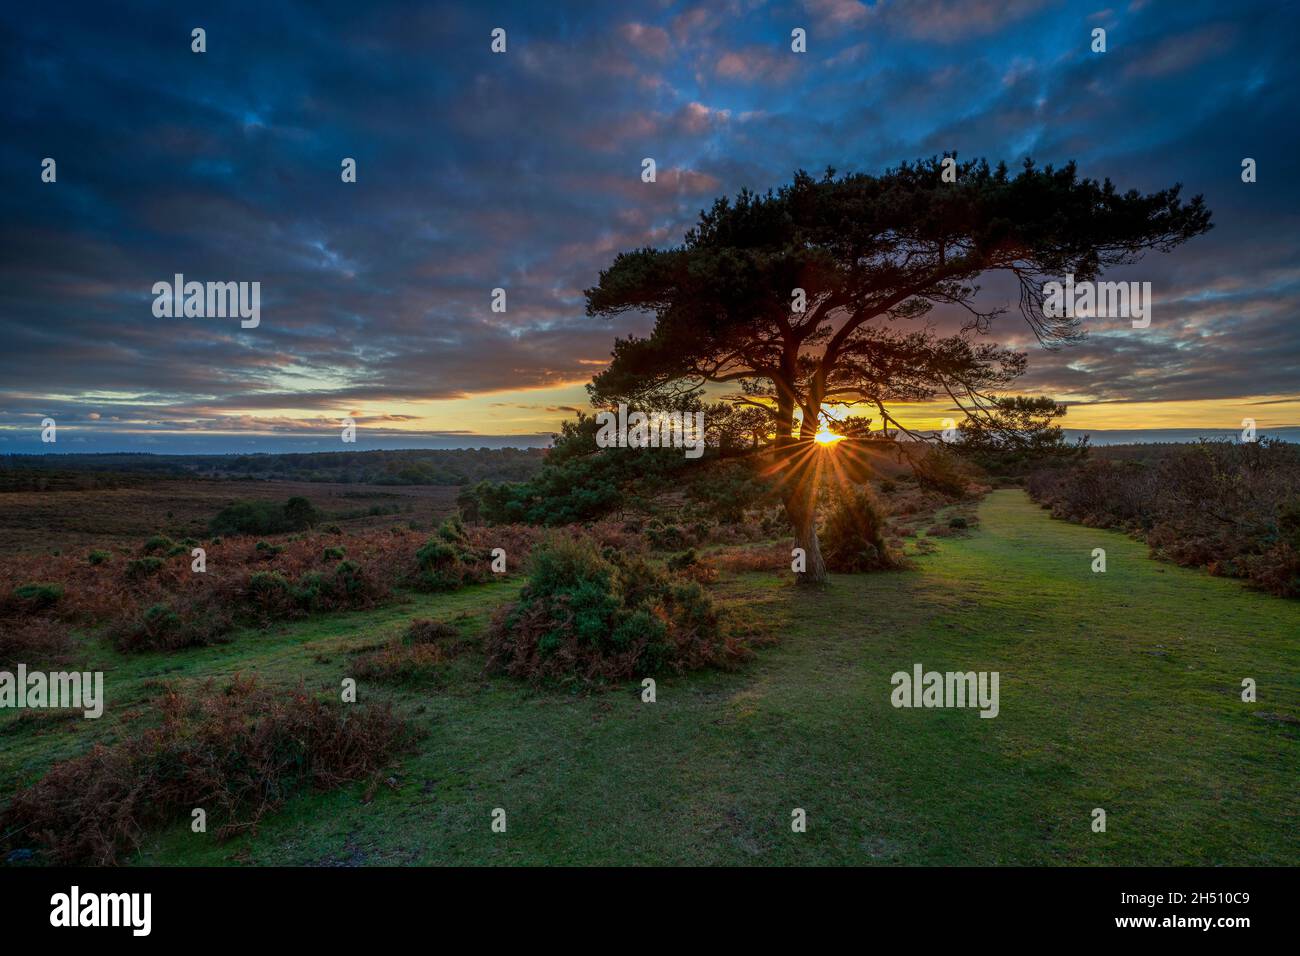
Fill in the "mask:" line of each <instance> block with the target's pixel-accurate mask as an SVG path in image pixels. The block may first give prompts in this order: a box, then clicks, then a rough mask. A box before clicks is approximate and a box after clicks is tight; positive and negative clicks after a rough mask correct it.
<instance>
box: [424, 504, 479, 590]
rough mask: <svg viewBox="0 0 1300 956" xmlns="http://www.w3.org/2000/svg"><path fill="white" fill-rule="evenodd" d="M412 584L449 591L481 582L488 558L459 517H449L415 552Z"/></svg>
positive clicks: (428, 588) (427, 588)
mask: <svg viewBox="0 0 1300 956" xmlns="http://www.w3.org/2000/svg"><path fill="white" fill-rule="evenodd" d="M415 562H416V569H415V574H414V578H413V581H412V584H413V585H414V586H415V587H416V588H418V589H420V590H422V591H451V590H455V589H456V588H458V587H461V586H462V585H465V584H473V583H477V582H479V581H482V580H484V579H485V577H486V573H487V571H488V563H487V562H488V557H487V555H486V554H484V553H481V552H480V551H479V550H478V549H476V548H474V547H473V546H472V545H471V544H470V542H469V538H468V536H467V535H466V532H465V526H464V525H463V524H461V522H460V519H459V518H449V519H448V520H446V521H444V522H443V523H442V526H441V527H439V529H438V531H437V532H436V533H435V534H434V536H433V537H431V538H430V539H429V540H428V541H426V542H425V543H424V546H423V547H421V548H420V550H419V551H417V552H416V553H415Z"/></svg>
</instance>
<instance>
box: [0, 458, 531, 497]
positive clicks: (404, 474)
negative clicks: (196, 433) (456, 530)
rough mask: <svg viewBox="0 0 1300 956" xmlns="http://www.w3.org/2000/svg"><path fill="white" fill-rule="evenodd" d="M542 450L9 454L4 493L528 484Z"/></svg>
mask: <svg viewBox="0 0 1300 956" xmlns="http://www.w3.org/2000/svg"><path fill="white" fill-rule="evenodd" d="M545 455H546V450H545V449H542V448H454V449H408V450H402V451H327V452H293V453H286V454H259V455H149V454H128V453H112V454H87V455H3V456H0V490H7V491H42V490H52V489H56V488H102V487H115V486H116V485H117V484H118V483H119V476H120V477H126V476H137V477H139V476H148V477H152V478H194V477H201V478H224V479H246V480H250V481H276V480H281V481H319V482H340V483H345V484H374V485H468V484H475V483H477V482H479V481H484V480H491V481H526V480H528V479H529V478H531V477H532V476H533V475H535V474H536V473H537V472H538V470H539V469H540V468H541V465H542V460H543V458H544V457H545Z"/></svg>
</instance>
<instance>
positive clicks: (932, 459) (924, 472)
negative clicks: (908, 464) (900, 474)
mask: <svg viewBox="0 0 1300 956" xmlns="http://www.w3.org/2000/svg"><path fill="white" fill-rule="evenodd" d="M912 474H913V475H914V476H915V478H916V483H917V484H918V485H920V486H921V487H922V488H928V489H930V490H931V491H937V492H939V493H940V494H944V495H948V496H949V497H952V498H964V497H966V489H967V486H968V485H969V484H970V482H971V473H970V468H969V467H968V466H967V464H966V463H965V462H964V461H962V459H961V458H959V457H958V456H957V455H955V454H954V453H953V452H951V451H949V450H948V449H947V448H944V447H942V446H937V445H936V446H930V447H927V448H926V449H924V450H923V451H922V452H921V453H919V454H917V455H915V456H914V457H913V459H912Z"/></svg>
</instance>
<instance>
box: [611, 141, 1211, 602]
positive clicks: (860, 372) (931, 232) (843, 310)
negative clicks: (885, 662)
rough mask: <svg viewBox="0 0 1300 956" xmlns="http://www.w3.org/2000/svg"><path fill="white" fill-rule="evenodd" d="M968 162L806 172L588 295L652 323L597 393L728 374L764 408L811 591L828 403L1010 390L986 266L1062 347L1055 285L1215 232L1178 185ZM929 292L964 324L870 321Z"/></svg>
mask: <svg viewBox="0 0 1300 956" xmlns="http://www.w3.org/2000/svg"><path fill="white" fill-rule="evenodd" d="M955 169H956V180H955V182H945V181H944V175H943V173H944V163H943V161H942V160H940V159H938V158H932V159H929V160H923V161H919V162H917V163H913V164H909V163H904V164H902V165H900V166H899V167H897V168H896V169H890V170H887V171H885V172H884V173H882V174H880V175H868V174H850V175H845V176H841V177H838V178H837V177H836V176H835V173H834V171H833V170H827V172H826V174H825V175H824V176H823V177H821V178H820V179H817V178H814V177H813V176H810V175H808V174H807V173H805V172H802V171H800V172H798V173H797V174H796V175H795V177H794V181H793V182H792V183H791V184H789V185H787V186H783V187H781V188H780V189H779V190H777V191H775V192H772V191H769V192H768V193H767V194H766V195H758V194H756V193H752V192H750V191H748V190H743V191H741V193H740V194H739V195H738V196H737V197H736V198H735V199H734V200H729V199H727V198H725V197H723V198H720V199H717V200H716V201H715V202H714V203H713V206H712V208H711V209H709V210H708V211H707V212H702V213H701V214H700V218H699V222H698V224H697V225H696V226H695V227H694V228H693V229H691V230H690V231H689V232H688V233H687V234H686V237H685V241H684V242H683V244H682V245H680V246H677V247H674V248H671V249H663V250H658V249H651V248H645V249H640V250H637V251H634V252H626V253H621V254H620V255H618V256H617V258H616V259H615V260H614V263H613V265H611V266H610V267H609V268H608V269H606V270H605V271H603V272H602V273H601V275H600V281H599V283H598V284H597V285H596V286H595V287H594V288H592V289H588V290H587V291H586V296H587V312H588V314H589V315H593V316H595V315H600V316H611V315H614V314H617V313H621V312H625V311H628V310H642V311H649V312H653V313H654V315H655V325H654V330H653V331H652V332H651V333H650V335H649V336H647V337H645V338H640V337H635V336H634V337H631V338H626V339H619V340H617V341H616V343H615V346H614V352H613V360H612V362H611V363H610V366H609V368H607V369H606V370H605V371H603V372H601V373H600V374H599V375H597V376H596V377H595V379H594V380H593V382H592V384H591V386H589V389H590V391H591V395H592V399H593V401H595V402H596V403H597V404H608V403H611V402H615V401H628V402H629V403H631V402H634V401H636V399H637V397H638V396H640V395H643V394H647V393H655V394H662V393H663V392H665V391H670V392H671V391H673V390H677V391H679V392H682V393H688V392H691V391H693V390H696V389H698V388H700V387H701V386H703V385H704V384H705V383H708V382H729V383H734V384H735V385H736V386H737V387H738V389H739V391H738V392H737V394H735V395H734V396H731V400H732V401H733V402H735V403H736V404H740V405H746V406H748V407H753V408H760V409H763V410H764V411H765V412H766V413H767V414H768V415H770V416H771V418H772V420H773V425H774V429H775V431H776V434H777V439H776V445H777V447H776V449H775V452H776V453H777V455H778V459H779V464H780V467H781V468H782V472H783V474H782V477H783V479H784V482H783V498H784V502H785V508H786V513H787V515H788V516H789V518H790V522H791V525H792V526H793V528H794V532H795V537H796V540H797V543H798V545H799V546H800V547H803V548H804V549H805V551H806V552H807V572H806V573H805V574H803V575H802V576H801V577H800V583H820V582H821V581H823V580H824V578H825V568H824V564H823V562H822V559H821V554H820V547H819V543H818V540H817V531H816V506H817V487H816V486H817V482H816V481H815V480H813V476H814V475H815V474H816V472H817V471H818V469H817V467H816V463H815V462H816V456H817V454H818V452H816V451H815V450H814V449H815V448H817V447H818V446H816V445H815V444H814V443H813V442H811V439H812V438H813V436H814V435H815V434H816V432H817V429H818V426H819V419H820V417H821V413H822V408H823V406H825V405H844V404H852V403H856V402H866V403H869V404H871V405H873V406H875V408H876V410H877V411H878V413H879V414H880V416H881V422H882V424H883V425H885V426H889V425H894V426H895V427H899V426H898V423H897V421H896V419H895V418H894V417H893V416H892V415H891V414H890V413H889V412H888V410H887V408H886V402H888V401H898V400H900V398H902V399H905V398H908V397H910V396H922V395H934V394H943V393H948V394H956V393H960V392H963V391H970V390H975V391H982V390H985V389H988V388H990V387H997V386H999V385H1002V384H1005V383H1006V382H1008V381H1010V380H1011V379H1013V378H1014V377H1015V375H1017V374H1019V371H1020V370H1021V369H1023V367H1024V357H1023V356H1022V355H1020V356H1018V355H1017V353H1012V352H1007V351H1006V350H1002V349H997V348H996V347H994V346H990V345H980V344H975V342H974V341H973V340H972V335H973V334H974V333H983V332H986V331H987V330H988V327H989V323H990V321H991V320H992V319H993V317H994V316H996V315H998V314H999V313H1001V312H1004V311H1006V310H1005V309H1003V308H993V309H988V310H980V309H978V308H977V307H976V306H975V297H976V293H977V292H978V286H976V285H974V280H976V279H977V278H978V277H979V276H980V275H981V274H982V273H984V272H988V271H1000V272H1005V273H1008V274H1010V275H1012V276H1014V277H1015V278H1016V279H1017V280H1018V284H1019V289H1020V301H1019V307H1020V312H1021V314H1022V315H1023V316H1024V318H1025V320H1026V321H1027V322H1028V323H1029V325H1030V327H1031V328H1032V329H1033V331H1034V333H1035V335H1036V336H1037V337H1038V338H1039V340H1040V341H1041V342H1042V343H1043V344H1045V345H1047V346H1049V347H1054V346H1056V345H1058V344H1060V343H1062V342H1066V341H1069V340H1071V339H1074V338H1076V337H1077V336H1078V334H1079V330H1078V327H1077V325H1076V321H1075V320H1073V319H1066V318H1055V317H1050V316H1047V315H1045V314H1044V312H1043V292H1042V286H1043V282H1044V281H1046V280H1048V279H1050V278H1053V277H1055V278H1060V277H1063V276H1064V275H1065V274H1067V273H1072V274H1073V275H1074V277H1075V280H1076V282H1078V281H1084V280H1088V279H1091V278H1093V277H1095V276H1096V275H1097V274H1099V273H1100V272H1101V271H1102V270H1103V269H1105V268H1106V267H1109V266H1114V265H1119V264H1122V263H1131V262H1134V261H1136V260H1137V259H1138V258H1140V257H1141V255H1142V254H1143V253H1144V252H1145V251H1146V250H1148V249H1160V250H1162V251H1167V250H1169V249H1172V248H1173V247H1175V246H1177V245H1179V244H1180V243H1182V242H1185V241H1186V240H1188V239H1190V238H1191V237H1193V236H1195V235H1198V234H1200V233H1203V232H1205V231H1206V230H1207V229H1209V228H1210V213H1209V210H1207V209H1206V208H1205V206H1204V204H1203V202H1202V200H1201V197H1200V196H1197V197H1195V198H1194V199H1192V200H1191V201H1190V202H1184V201H1182V200H1181V199H1180V198H1179V194H1180V187H1179V186H1174V187H1172V188H1170V189H1164V190H1160V191H1158V192H1154V193H1150V194H1142V193H1139V192H1136V191H1129V192H1125V193H1120V192H1119V191H1117V190H1116V189H1115V187H1114V186H1113V185H1111V183H1110V181H1109V180H1107V181H1105V182H1097V181H1096V180H1092V179H1081V178H1080V177H1079V176H1078V174H1077V172H1076V169H1075V166H1074V164H1073V163H1069V164H1067V165H1065V166H1063V167H1061V168H1060V169H1054V168H1053V167H1051V166H1047V167H1044V168H1041V169H1040V168H1037V167H1036V166H1034V164H1033V163H1032V161H1030V160H1026V161H1025V163H1024V166H1023V168H1022V169H1021V171H1020V172H1019V173H1018V174H1016V175H1011V174H1010V173H1008V171H1007V168H1006V166H1005V164H1000V165H998V166H997V167H996V168H990V167H989V165H988V164H987V163H986V162H984V161H982V160H980V161H975V162H964V163H959V164H956V166H955ZM796 290H802V293H803V296H802V303H800V296H799V292H797V291H796ZM935 303H947V304H954V305H957V306H959V307H961V308H963V309H965V310H966V311H967V313H968V314H969V316H970V319H969V322H968V323H967V325H966V327H965V328H964V329H963V331H962V334H961V335H959V336H954V337H950V338H946V339H941V338H937V337H935V336H933V335H930V334H929V333H926V332H919V333H914V334H909V333H902V332H898V331H896V330H894V329H893V328H889V327H885V326H881V325H878V324H874V325H873V324H872V323H873V322H875V323H878V322H882V321H883V322H895V321H899V320H916V319H919V318H921V317H923V316H924V315H926V313H928V312H929V311H930V309H931V308H932V307H933V306H934V304H935ZM800 304H802V305H803V310H802V311H799V310H798V306H799V305H800ZM796 421H798V433H797V435H796V434H795V427H796Z"/></svg>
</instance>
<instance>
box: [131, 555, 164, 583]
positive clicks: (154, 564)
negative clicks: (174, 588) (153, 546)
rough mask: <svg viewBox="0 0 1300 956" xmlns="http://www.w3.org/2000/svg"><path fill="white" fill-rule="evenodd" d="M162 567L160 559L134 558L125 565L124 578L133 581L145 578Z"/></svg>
mask: <svg viewBox="0 0 1300 956" xmlns="http://www.w3.org/2000/svg"><path fill="white" fill-rule="evenodd" d="M162 566H163V559H162V558H154V557H148V558H134V559H133V560H131V561H128V562H127V563H126V576H127V577H128V578H133V579H138V578H146V577H148V576H149V575H151V574H156V573H157V572H158V569H159V568H161V567H162Z"/></svg>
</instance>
